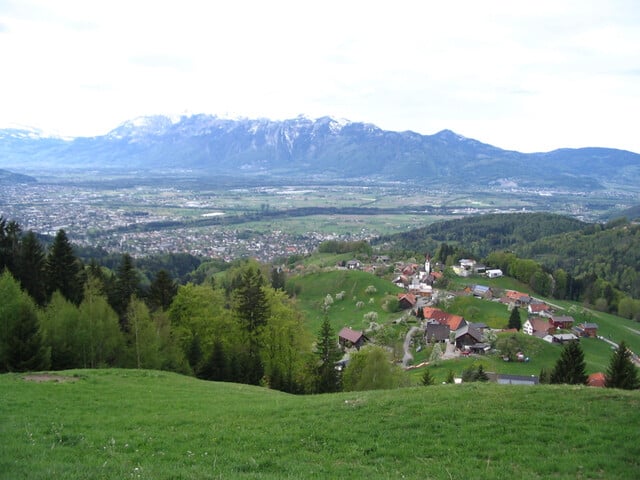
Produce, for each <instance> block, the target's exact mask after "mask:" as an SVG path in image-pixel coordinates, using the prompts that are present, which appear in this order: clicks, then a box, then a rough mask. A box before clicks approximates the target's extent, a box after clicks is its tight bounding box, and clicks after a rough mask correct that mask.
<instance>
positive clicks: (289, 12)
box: [0, 0, 640, 152]
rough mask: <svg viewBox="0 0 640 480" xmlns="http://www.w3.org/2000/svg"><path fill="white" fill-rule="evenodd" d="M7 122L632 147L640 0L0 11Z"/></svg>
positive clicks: (190, 1)
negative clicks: (311, 128)
mask: <svg viewBox="0 0 640 480" xmlns="http://www.w3.org/2000/svg"><path fill="white" fill-rule="evenodd" d="M0 65H1V73H0V127H7V126H16V125H28V126H33V127H38V128H41V129H43V130H44V131H46V132H52V131H53V132H57V133H59V134H62V135H71V136H84V135H98V134H103V133H106V132H108V131H109V130H111V129H113V128H115V127H116V126H117V125H119V124H120V123H122V122H124V121H125V120H128V119H132V118H134V117H137V116H142V115H151V114H170V115H179V114H184V113H187V114H191V113H209V114H216V115H221V116H244V117H249V118H257V117H267V118H272V119H285V118H292V117H295V116H297V115H299V114H305V115H307V116H310V117H320V116H324V115H329V116H333V117H338V118H347V119H349V120H352V121H363V122H370V123H374V124H376V125H378V126H379V127H381V128H384V129H388V130H413V131H416V132H419V133H422V134H433V133H436V132H438V131H440V130H442V129H445V128H449V129H451V130H454V131H456V132H458V133H460V134H462V135H465V136H467V137H472V138H476V139H478V140H481V141H483V142H486V143H491V144H493V145H496V146H499V147H502V148H510V149H516V150H520V151H527V152H528V151H546V150H551V149H554V148H559V147H584V146H604V147H615V148H623V149H628V150H633V151H635V152H640V128H639V127H638V124H639V122H638V117H639V116H640V2H638V0H628V1H625V0H597V1H595V0H576V1H565V0H553V1H547V0H536V1H526V2H525V1H524V0H523V1H514V0H505V1H493V0H482V1H479V0H464V1H447V2H445V1H442V0H440V1H424V0H423V1H402V0H395V1H393V2H392V1H385V2H380V1H372V0H368V1H353V0H351V1H350V0H340V1H331V0H323V1H313V2H311V1H304V0H297V1H280V0H262V1H249V0H247V1H243V0H226V1H195V0H173V1H163V0H152V1H142V0H140V1H139V0H124V1H121V0H104V1H103V0H95V1H93V0H77V1H74V0H14V1H11V0H9V1H7V0H0Z"/></svg>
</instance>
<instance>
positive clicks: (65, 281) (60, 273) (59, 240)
mask: <svg viewBox="0 0 640 480" xmlns="http://www.w3.org/2000/svg"><path fill="white" fill-rule="evenodd" d="M81 271H82V265H81V263H80V261H79V260H78V259H77V258H76V256H75V255H74V253H73V248H72V247H71V243H70V242H69V239H68V238H67V234H66V233H65V231H64V230H62V229H60V230H59V231H58V233H57V234H56V237H55V239H54V241H53V244H52V245H51V248H50V250H49V254H48V255H47V260H46V273H47V294H48V295H49V296H50V295H51V294H53V292H55V291H56V290H58V291H60V293H62V295H63V296H64V298H66V299H67V300H69V301H70V302H73V303H75V304H76V305H77V304H79V303H80V301H81V299H82V284H83V281H82V277H81Z"/></svg>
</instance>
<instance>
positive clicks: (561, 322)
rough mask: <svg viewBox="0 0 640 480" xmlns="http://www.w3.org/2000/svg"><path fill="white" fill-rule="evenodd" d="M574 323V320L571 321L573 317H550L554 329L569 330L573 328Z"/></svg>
mask: <svg viewBox="0 0 640 480" xmlns="http://www.w3.org/2000/svg"><path fill="white" fill-rule="evenodd" d="M574 321H575V320H574V319H573V317H568V316H559V317H556V316H555V315H554V316H552V317H551V323H553V326H554V327H556V328H561V329H562V330H569V329H570V328H571V327H572V326H573V322H574Z"/></svg>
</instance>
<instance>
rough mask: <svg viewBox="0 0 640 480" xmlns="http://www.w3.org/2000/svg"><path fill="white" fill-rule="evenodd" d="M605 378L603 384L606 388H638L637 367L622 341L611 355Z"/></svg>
mask: <svg viewBox="0 0 640 480" xmlns="http://www.w3.org/2000/svg"><path fill="white" fill-rule="evenodd" d="M605 378H606V380H605V381H606V383H605V385H606V386H607V387H608V388H622V389H624V390H636V389H638V388H640V379H639V378H638V368H637V367H636V366H635V365H634V364H633V362H632V361H631V352H630V351H629V349H628V348H627V345H626V344H625V342H624V341H622V342H620V345H618V348H617V349H616V351H615V352H614V353H613V355H612V356H611V362H610V363H609V368H608V369H607V374H606V376H605Z"/></svg>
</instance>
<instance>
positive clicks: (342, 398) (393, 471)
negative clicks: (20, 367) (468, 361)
mask: <svg viewBox="0 0 640 480" xmlns="http://www.w3.org/2000/svg"><path fill="white" fill-rule="evenodd" d="M56 375H62V376H64V380H66V381H27V380H25V375H19V374H5V375H2V376H0V404H1V405H2V409H1V410H0V477H1V478H7V479H8V478H10V479H50V478H65V479H94V478H95V479H97V478H105V479H107V478H108V479H111V478H135V479H180V478H184V479H187V478H188V479H191V478H216V479H223V478H261V479H269V478H394V479H395V478H421V479H447V480H451V479H468V478H492V479H513V478H527V479H536V478H539V479H542V478H555V479H565V478H566V479H569V478H572V479H574V478H602V479H611V478H615V479H635V478H637V476H638V471H640V430H639V429H638V428H637V427H638V425H639V424H640V409H639V408H638V407H639V404H640V392H626V391H617V390H607V389H593V388H587V387H568V386H538V387H524V386H508V385H496V384H477V383H475V384H467V385H438V386H433V387H412V388H405V389H400V390H393V391H370V392H357V393H339V394H328V395H316V396H293V395H288V394H284V393H281V392H276V391H271V390H266V389H262V388H259V387H252V386H247V385H238V384H224V383H214V382H205V381H200V380H196V379H194V378H190V377H183V376H179V375H176V374H172V373H167V372H156V371H141V370H91V371H88V370H81V371H69V372H57V373H56ZM40 380H47V379H46V378H41V379H40Z"/></svg>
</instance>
